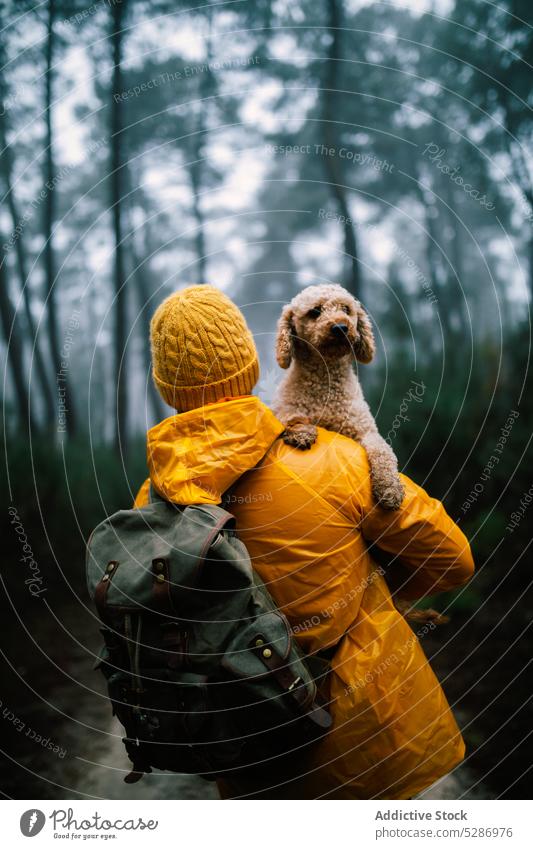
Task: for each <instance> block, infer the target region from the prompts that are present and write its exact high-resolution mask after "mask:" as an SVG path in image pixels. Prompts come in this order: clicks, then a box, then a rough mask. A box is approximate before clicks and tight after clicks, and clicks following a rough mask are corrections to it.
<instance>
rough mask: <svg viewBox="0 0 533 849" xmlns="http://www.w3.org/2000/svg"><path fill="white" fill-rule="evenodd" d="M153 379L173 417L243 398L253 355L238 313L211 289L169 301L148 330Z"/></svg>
mask: <svg viewBox="0 0 533 849" xmlns="http://www.w3.org/2000/svg"><path fill="white" fill-rule="evenodd" d="M150 336H151V344H152V363H153V378H154V381H155V384H156V386H157V388H158V390H159V392H160V394H161V396H162V397H163V399H164V400H165V401H166V403H167V404H169V405H170V406H171V407H175V408H176V409H177V410H178V411H179V412H185V411H186V410H192V409H194V408H195V407H201V406H203V405H204V404H209V403H212V402H213V401H217V400H219V399H220V398H224V397H225V396H235V395H248V394H250V392H251V391H252V389H253V387H254V386H255V384H256V383H257V380H258V379H259V364H258V360H257V351H256V348H255V344H254V340H253V337H252V334H251V333H250V331H249V329H248V326H247V324H246V321H245V320H244V316H243V315H242V313H241V312H240V310H239V309H238V308H237V307H236V306H235V304H233V303H232V302H231V301H230V299H229V298H227V297H226V295H224V294H223V293H222V292H220V291H219V290H218V289H215V287H214V286H205V285H203V286H189V287H188V288H187V289H182V290H181V291H180V292H175V293H174V294H173V295H170V297H168V298H167V299H166V300H165V301H163V303H162V304H161V305H160V306H159V307H158V309H157V310H156V312H155V314H154V316H153V318H152V322H151V325H150Z"/></svg>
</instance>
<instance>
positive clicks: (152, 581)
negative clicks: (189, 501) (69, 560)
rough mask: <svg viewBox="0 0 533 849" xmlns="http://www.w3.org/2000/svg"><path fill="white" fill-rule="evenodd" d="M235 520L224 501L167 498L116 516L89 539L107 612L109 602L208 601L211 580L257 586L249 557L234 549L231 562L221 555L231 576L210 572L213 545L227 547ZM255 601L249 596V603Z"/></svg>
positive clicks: (146, 607)
mask: <svg viewBox="0 0 533 849" xmlns="http://www.w3.org/2000/svg"><path fill="white" fill-rule="evenodd" d="M233 525H234V519H233V517H232V515H231V514H230V513H228V512H227V511H226V510H223V509H222V508H221V507H217V506H214V505H192V506H188V507H185V508H184V509H179V508H177V507H176V506H175V505H172V504H169V503H168V502H163V501H157V502H154V503H152V504H149V505H147V506H146V507H143V508H141V509H133V510H119V511H118V512H117V513H114V514H113V515H112V516H109V517H108V518H107V519H105V520H104V521H103V522H101V523H100V525H98V526H97V528H96V529H95V530H94V531H93V533H92V535H91V537H90V539H89V542H88V546H87V585H88V589H89V593H90V595H91V598H93V599H94V601H95V603H96V605H97V607H98V609H99V613H100V615H102V613H103V611H104V609H105V608H115V609H120V610H121V611H124V610H129V611H145V612H149V611H153V612H158V613H167V614H174V613H179V612H180V611H181V612H183V611H190V610H193V609H194V608H195V607H199V606H201V607H202V609H203V608H204V607H205V598H206V593H205V590H206V589H210V587H211V585H213V587H214V588H217V584H218V585H220V587H222V588H223V586H224V585H226V586H227V588H228V596H229V593H234V592H235V588H237V587H238V588H241V589H243V590H245V589H246V588H247V587H249V586H251V583H252V577H251V566H250V564H249V558H247V556H246V557H243V556H242V553H241V555H240V556H239V555H238V554H237V553H236V552H235V551H234V550H233V549H230V551H232V559H231V560H230V561H229V562H228V561H226V560H225V559H224V560H223V561H222V560H218V562H219V565H220V563H223V566H220V569H221V570H222V571H223V572H224V576H219V577H218V578H217V579H215V578H214V576H213V568H212V567H211V568H210V569H209V570H208V572H207V573H206V575H205V576H204V566H205V563H206V560H208V558H210V557H211V554H210V551H211V547H212V546H213V544H214V543H216V545H215V549H214V550H215V551H216V547H217V545H218V546H219V547H220V548H222V547H223V546H224V545H225V540H224V535H223V534H222V532H223V531H224V530H225V529H226V528H230V529H231V528H232V527H233ZM219 537H220V541H219V539H218V538H219ZM244 552H245V553H246V550H245V549H244ZM209 562H210V566H211V561H209ZM204 578H205V581H204ZM204 583H207V587H205V588H204V587H203V586H202V585H203V584H204ZM220 587H218V589H219V590H220ZM238 595H245V593H244V594H243V593H239V594H238ZM247 601H248V598H246V599H244V598H243V606H244V607H246V604H247Z"/></svg>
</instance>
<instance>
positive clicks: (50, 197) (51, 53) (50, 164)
mask: <svg viewBox="0 0 533 849" xmlns="http://www.w3.org/2000/svg"><path fill="white" fill-rule="evenodd" d="M56 13H57V6H56V0H48V17H47V38H46V48H45V50H46V73H45V122H46V135H45V164H44V183H45V186H44V194H45V197H44V215H43V219H44V220H43V229H44V240H45V242H44V270H45V281H46V318H47V325H48V338H49V343H50V352H51V356H52V363H53V367H54V370H55V372H56V374H59V373H60V371H61V352H60V343H59V330H58V320H57V301H56V294H57V293H56V269H55V255H54V244H53V228H54V221H55V218H56V189H55V185H56V181H55V177H56V168H55V161H54V137H53V127H52V108H53V107H52V103H53V83H54V61H55V45H56V36H55V33H54V24H55V20H56ZM62 388H63V390H64V398H65V407H66V425H67V433H68V435H69V436H70V437H72V436H74V434H75V433H76V414H75V410H74V400H73V397H72V391H71V387H70V380H69V378H68V375H67V374H64V375H62Z"/></svg>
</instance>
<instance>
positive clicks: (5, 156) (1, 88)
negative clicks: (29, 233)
mask: <svg viewBox="0 0 533 849" xmlns="http://www.w3.org/2000/svg"><path fill="white" fill-rule="evenodd" d="M1 27H2V23H1V22H0V28H1ZM4 66H5V56H4V51H3V50H2V49H1V48H0V148H1V150H0V174H1V177H2V181H3V183H4V189H5V197H6V202H7V207H8V209H9V214H10V217H11V221H12V224H13V230H14V231H15V229H16V228H17V227H18V225H19V223H20V215H19V211H18V208H17V204H16V200H15V195H14V192H13V186H12V172H13V154H12V150H11V148H10V146H9V145H8V142H7V128H6V118H5V115H6V110H5V108H4V103H5V81H4V77H3V73H2V69H3V67H4ZM14 248H15V258H16V263H17V270H18V276H19V279H20V287H21V290H22V295H23V303H24V312H25V315H26V323H27V325H28V331H29V335H30V339H31V342H32V345H33V353H32V356H33V361H34V362H35V371H36V375H37V381H38V386H39V389H40V392H41V395H42V398H43V402H44V407H45V412H46V420H47V422H50V423H51V422H53V421H54V418H55V403H54V395H53V392H52V387H51V385H50V381H49V379H48V375H47V371H46V366H45V363H44V357H43V354H42V352H41V348H40V345H39V342H38V339H37V331H36V327H35V320H34V318H33V313H32V307H31V294H30V288H29V285H28V274H27V269H26V253H25V250H24V244H23V237H22V233H21V232H19V233H18V234H17V239H16V241H15V244H14Z"/></svg>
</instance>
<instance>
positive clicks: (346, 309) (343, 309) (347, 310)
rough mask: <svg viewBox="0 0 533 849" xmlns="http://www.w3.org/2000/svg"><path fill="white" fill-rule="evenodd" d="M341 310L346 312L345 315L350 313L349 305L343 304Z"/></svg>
mask: <svg viewBox="0 0 533 849" xmlns="http://www.w3.org/2000/svg"><path fill="white" fill-rule="evenodd" d="M342 311H343V312H345V313H346V315H350V307H349V306H347V305H346V304H344V306H343V307H342Z"/></svg>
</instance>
